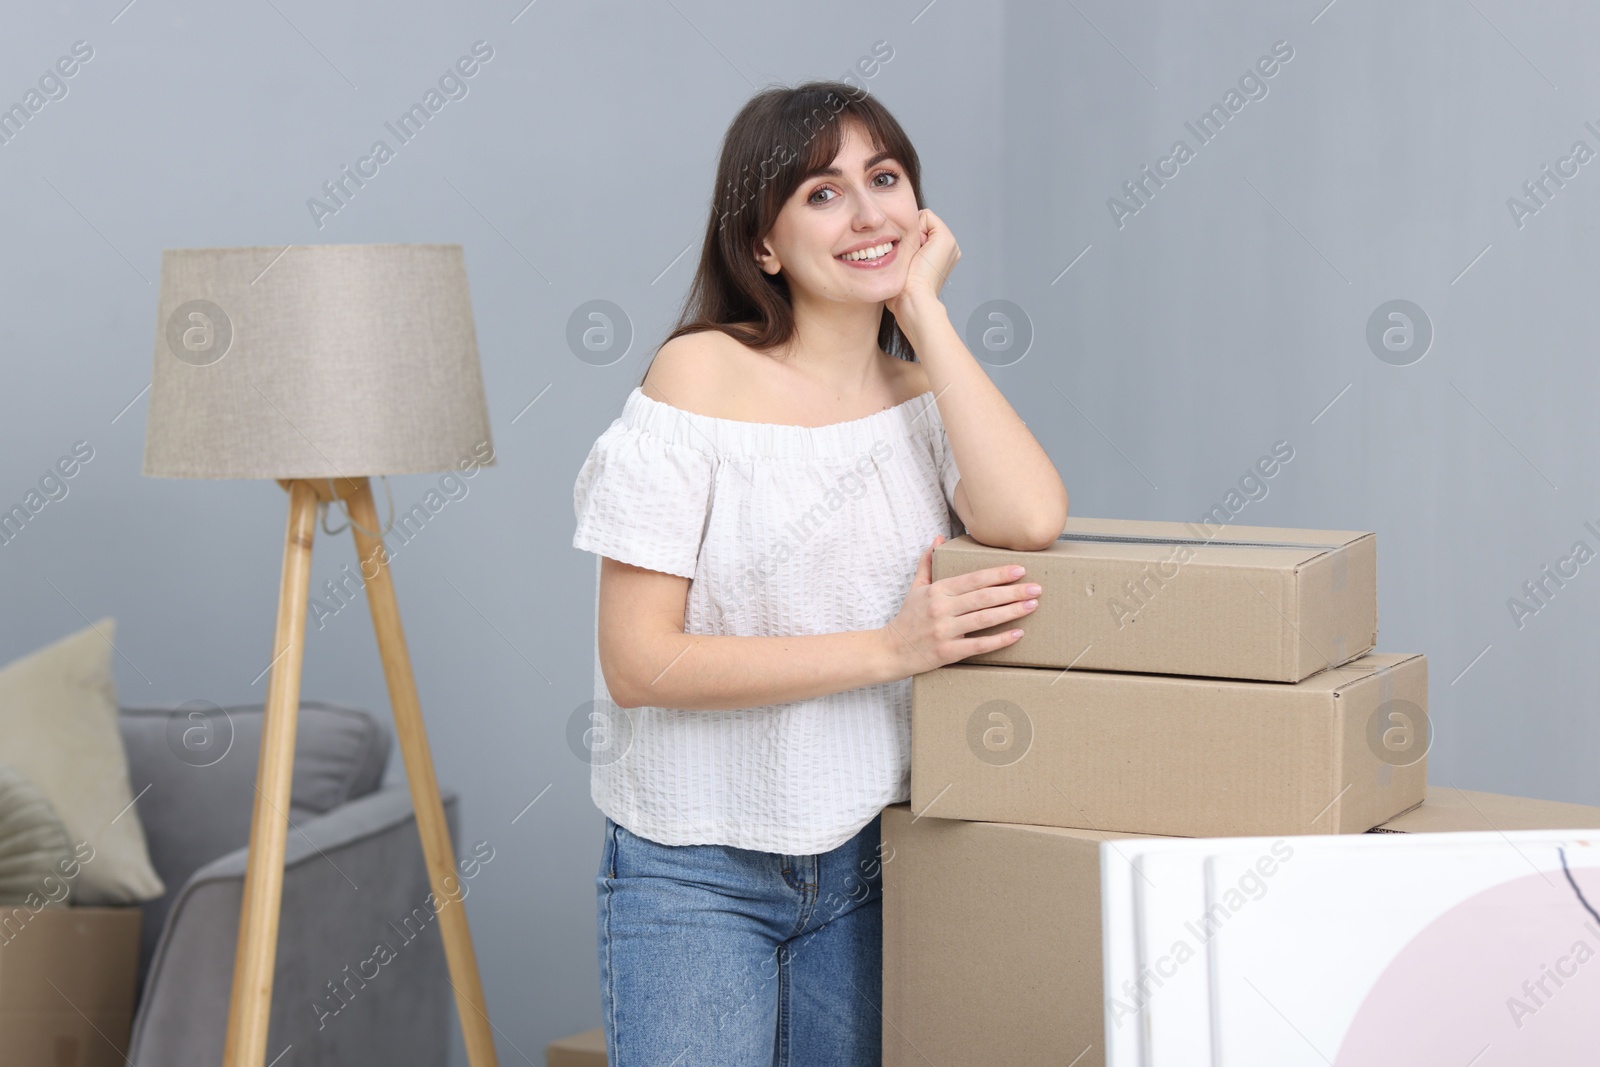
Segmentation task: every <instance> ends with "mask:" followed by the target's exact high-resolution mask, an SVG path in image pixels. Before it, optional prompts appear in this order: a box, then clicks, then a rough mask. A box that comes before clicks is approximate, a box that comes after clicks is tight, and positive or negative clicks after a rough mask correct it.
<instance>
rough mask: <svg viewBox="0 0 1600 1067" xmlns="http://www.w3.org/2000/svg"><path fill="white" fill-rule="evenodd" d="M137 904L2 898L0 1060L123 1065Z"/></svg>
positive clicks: (7, 1064) (25, 1064)
mask: <svg viewBox="0 0 1600 1067" xmlns="http://www.w3.org/2000/svg"><path fill="white" fill-rule="evenodd" d="M143 918H144V912H143V911H142V910H141V909H140V908H138V907H120V908H119V907H104V908H88V907H85V908H80V907H59V906H52V907H46V908H42V909H41V910H39V911H37V912H31V911H29V910H28V909H27V908H26V907H23V906H21V905H3V906H0V1067H51V1065H54V1064H71V1065H72V1067H122V1064H124V1063H125V1062H126V1061H125V1059H124V1057H125V1055H126V1054H127V1051H128V1038H129V1036H130V1033H131V1031H132V1029H133V1008H134V1003H133V993H134V986H135V984H136V982H137V977H138V968H139V926H140V924H141V922H142V921H143Z"/></svg>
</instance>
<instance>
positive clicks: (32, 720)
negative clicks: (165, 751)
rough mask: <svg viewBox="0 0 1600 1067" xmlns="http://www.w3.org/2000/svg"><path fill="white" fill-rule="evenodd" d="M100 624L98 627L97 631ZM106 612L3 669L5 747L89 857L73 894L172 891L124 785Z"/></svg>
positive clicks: (130, 896) (94, 899)
mask: <svg viewBox="0 0 1600 1067" xmlns="http://www.w3.org/2000/svg"><path fill="white" fill-rule="evenodd" d="M97 631H98V632H97ZM115 640H116V620H114V619H111V618H104V619H100V620H99V621H98V622H96V623H94V624H93V625H92V626H90V627H88V628H86V629H83V630H80V631H78V632H77V633H75V634H72V635H70V636H68V637H63V638H62V639H61V640H59V641H57V642H55V643H54V644H52V645H46V646H45V647H44V648H41V649H39V650H38V651H37V652H33V653H30V654H29V655H26V656H23V657H22V658H21V659H19V660H15V661H14V662H12V663H9V664H7V665H6V666H5V667H4V668H0V754H3V758H4V759H5V762H7V763H9V764H10V765H11V766H13V767H15V768H16V769H17V770H19V771H21V772H22V773H23V774H24V775H26V776H27V777H28V779H29V780H30V781H32V782H33V784H34V785H36V786H38V787H39V792H41V793H43V794H44V795H45V798H46V799H48V800H49V801H50V804H51V805H52V806H53V807H54V808H55V809H56V813H57V814H58V815H60V816H61V821H62V823H64V824H65V825H66V828H67V834H68V836H70V837H71V839H72V843H73V845H75V846H79V845H80V844H81V843H83V842H87V843H88V845H89V847H90V848H92V849H93V852H92V854H90V853H89V850H88V849H83V848H81V847H80V850H79V851H80V854H81V855H84V856H85V857H86V858H84V859H83V862H82V864H81V867H80V870H79V872H78V877H77V878H76V879H75V882H76V884H75V885H73V887H72V902H73V903H74V904H81V905H96V904H133V903H137V902H139V901H143V900H150V899H152V898H154V897H158V896H160V895H161V894H162V893H163V892H165V891H166V887H165V886H164V885H162V882H161V878H160V876H159V875H157V874H156V872H155V868H154V867H152V866H151V865H150V853H149V851H148V850H147V849H146V847H145V840H144V827H143V826H142V825H140V822H139V811H138V808H137V807H135V806H134V805H133V792H132V790H131V789H130V788H129V786H128V760H127V757H126V756H125V755H124V754H123V750H122V732H121V729H120V727H119V726H118V723H117V715H118V710H117V696H116V686H115V684H114V681H113V679H112V674H111V658H112V656H114V655H115V654H116V653H115V651H114V650H113V649H112V647H111V642H113V641H115Z"/></svg>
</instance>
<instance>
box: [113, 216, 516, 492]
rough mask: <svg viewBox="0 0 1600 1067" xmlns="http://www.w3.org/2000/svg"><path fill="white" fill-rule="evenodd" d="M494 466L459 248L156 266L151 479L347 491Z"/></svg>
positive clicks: (205, 253) (202, 255) (240, 255)
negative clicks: (326, 483)
mask: <svg viewBox="0 0 1600 1067" xmlns="http://www.w3.org/2000/svg"><path fill="white" fill-rule="evenodd" d="M493 455H494V453H493V443H492V442H491V441H490V438H489V412H488V408H487V405H486V404H485V402H484V394H483V375H482V371H481V369H480V368H479V365H478V341H477V335H476V331H475V330H474V329H473V322H472V302H471V298H470V296H469V294H468V291H467V272H466V264H465V261H464V259H463V257H462V254H461V246H460V245H434V244H417V245H409V244H384V245H292V246H290V247H289V248H288V250H287V251H285V250H284V249H283V248H282V247H281V246H279V247H276V248H182V249H167V250H166V251H165V252H163V253H162V256H161V295H160V304H159V307H158V310H157V316H156V346H155V364H154V366H153V368H152V370H151V375H150V415H149V421H148V424H147V426H146V429H145V450H144V473H145V474H146V475H150V476H153V477H158V478H338V477H347V478H356V477H361V476H364V475H380V474H415V473H426V472H432V471H443V470H454V469H456V468H457V467H458V466H460V465H461V464H462V463H463V461H468V460H470V461H472V462H477V463H480V464H486V463H492V462H493ZM485 456H487V457H488V458H487V459H485V458H484V457H485Z"/></svg>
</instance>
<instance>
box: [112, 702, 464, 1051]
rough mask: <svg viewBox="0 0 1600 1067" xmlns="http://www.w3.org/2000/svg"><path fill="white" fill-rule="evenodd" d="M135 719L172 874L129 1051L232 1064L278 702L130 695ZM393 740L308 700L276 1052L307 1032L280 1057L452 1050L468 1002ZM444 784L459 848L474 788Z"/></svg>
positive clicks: (134, 753) (126, 733) (147, 821)
mask: <svg viewBox="0 0 1600 1067" xmlns="http://www.w3.org/2000/svg"><path fill="white" fill-rule="evenodd" d="M120 721H121V726H122V737H123V742H124V744H125V746H126V748H127V753H128V769H129V774H130V778H131V784H132V787H133V792H134V794H135V795H136V796H138V798H139V799H138V812H139V818H140V821H141V822H142V823H143V825H144V832H145V837H146V839H147V841H148V843H149V847H150V858H151V861H152V862H153V863H154V865H155V868H156V870H157V871H158V872H159V873H160V875H161V878H162V880H163V881H164V882H165V883H166V886H167V893H166V895H165V896H163V897H161V898H159V899H157V900H152V901H149V902H147V903H146V904H145V905H143V909H144V929H143V937H142V941H141V944H140V952H139V975H140V989H139V995H138V1008H137V1011H136V1014H135V1015H134V1022H133V1037H132V1043H131V1047H130V1048H129V1051H128V1059H129V1060H130V1061H131V1062H133V1063H140V1064H162V1065H163V1067H189V1065H191V1064H192V1065H195V1067H199V1065H205V1067H215V1065H216V1064H218V1063H220V1062H222V1047H223V1042H224V1037H225V1035H226V1032H227V1024H228V1001H229V997H230V993H231V990H232V984H233V958H234V952H235V948H236V945H237V938H238V930H239V905H240V901H241V899H242V896H243V892H244V873H245V855H246V843H247V842H248V840H249V836H250V816H251V809H252V804H253V798H254V796H255V778H256V764H257V761H258V759H259V756H260V752H261V728H262V722H263V715H262V707H261V705H259V704H258V705H250V706H238V707H229V708H221V709H219V708H216V707H215V706H212V705H201V704H198V703H196V704H195V705H194V706H192V707H191V706H190V705H182V706H165V707H137V708H123V709H121V716H120ZM390 744H391V742H390V734H389V729H388V727H387V724H386V723H384V722H380V721H379V720H378V719H377V718H376V717H374V716H373V715H371V714H369V713H368V712H366V711H363V710H362V709H360V708H354V707H348V706H345V705H340V704H334V703H327V702H315V701H305V702H302V704H301V706H300V715H299V720H298V726H297V729H296V732H295V760H294V788H293V792H292V797H291V807H290V810H289V813H288V815H289V821H290V828H289V834H288V845H287V849H286V855H285V861H284V879H283V904H282V910H281V913H280V919H279V932H278V949H277V958H276V965H275V977H274V986H273V997H272V1021H271V1024H270V1028H269V1033H268V1039H267V1056H266V1058H267V1062H268V1063H271V1062H273V1061H274V1059H275V1058H276V1057H278V1056H280V1055H281V1054H283V1053H284V1052H285V1051H286V1050H288V1049H290V1047H291V1046H292V1052H290V1053H289V1055H287V1056H284V1057H283V1059H282V1060H281V1061H279V1063H280V1067H282V1065H286V1064H290V1063H292V1064H294V1065H296V1067H307V1065H310V1064H338V1065H340V1067H358V1065H363V1064H373V1065H380V1064H381V1065H385V1067H389V1065H395V1064H418V1065H428V1067H435V1065H439V1064H443V1063H445V1062H446V1061H447V1057H448V1049H449V1044H450V1042H451V1041H452V1040H454V1039H453V1033H454V1031H453V1026H454V1006H453V1001H452V999H451V991H450V985H449V981H448V974H449V972H448V968H447V966H446V963H445V956H444V944H443V942H442V941H441V939H440V936H439V931H438V929H437V928H438V925H439V924H438V918H437V916H436V915H435V913H434V912H433V910H432V909H431V908H430V907H429V906H428V903H427V902H428V895H429V888H428V875H427V868H426V866H425V865H424V863H423V858H422V846H421V843H420V841H419V840H418V837H417V827H416V822H415V820H414V817H413V815H412V810H411V798H410V794H409V792H408V791H407V790H406V788H405V786H403V785H401V786H399V787H397V788H388V789H382V788H379V785H380V782H381V781H382V778H383V773H384V767H385V766H386V764H387V763H388V757H389V749H390ZM147 786H148V787H149V788H148V789H146V787H147ZM141 791H142V792H141ZM442 798H443V800H444V806H445V815H446V819H447V821H448V823H449V826H450V838H451V841H452V842H456V851H457V857H458V859H459V855H460V845H459V831H458V820H457V796H456V794H455V793H454V792H451V791H442ZM380 946H387V950H386V951H385V950H383V949H381V948H380Z"/></svg>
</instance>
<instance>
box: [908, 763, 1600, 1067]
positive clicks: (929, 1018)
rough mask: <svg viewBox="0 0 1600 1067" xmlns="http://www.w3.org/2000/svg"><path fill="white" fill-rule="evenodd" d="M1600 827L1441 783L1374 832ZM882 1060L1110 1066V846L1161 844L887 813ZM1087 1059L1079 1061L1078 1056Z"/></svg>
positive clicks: (1562, 807)
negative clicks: (1106, 926)
mask: <svg viewBox="0 0 1600 1067" xmlns="http://www.w3.org/2000/svg"><path fill="white" fill-rule="evenodd" d="M1496 827H1498V828H1500V829H1509V828H1513V827H1514V828H1517V829H1531V830H1540V829H1550V830H1560V829H1600V807H1590V806H1588V805H1584V804H1565V803H1557V802H1553V801H1543V800H1530V799H1527V798H1523V797H1511V796H1502V795H1499V794H1494V793H1479V792H1473V791H1467V790H1457V789H1453V788H1451V787H1448V786H1437V785H1436V786H1431V787H1430V788H1429V789H1428V793H1427V801H1426V802H1425V803H1423V804H1422V805H1421V806H1420V807H1418V808H1416V809H1414V810H1412V811H1410V812H1407V813H1406V814H1404V815H1401V816H1400V817H1399V818H1397V819H1394V820H1392V821H1390V822H1387V823H1385V824H1383V825H1382V826H1379V827H1376V828H1375V829H1374V831H1372V832H1388V833H1421V832H1440V831H1445V832H1449V831H1462V832H1471V831H1481V830H1484V829H1488V828H1496ZM881 832H882V839H883V857H884V862H883V1018H884V1027H883V1064H884V1067H926V1065H927V1064H928V1063H929V1062H930V1061H931V1062H934V1063H941V1064H943V1063H963V1064H965V1063H1004V1064H1007V1065H1015V1067H1032V1065H1039V1067H1044V1065H1050V1067H1060V1065H1063V1064H1072V1065H1073V1067H1100V1065H1103V1064H1104V1061H1105V1013H1106V1005H1105V991H1104V981H1103V977H1102V976H1103V974H1104V967H1103V957H1102V951H1103V949H1102V943H1101V922H1100V915H1101V901H1100V848H1101V843H1102V842H1109V845H1108V847H1110V848H1115V847H1116V843H1117V842H1118V841H1120V840H1126V839H1135V840H1138V839H1148V838H1149V837H1152V836H1156V835H1146V834H1127V833H1116V832H1102V831H1094V830H1076V829H1067V828H1063V827H1055V826H1031V825H1024V824H1015V823H994V822H968V821H964V820H951V819H940V818H935V817H932V816H929V817H925V818H924V817H917V816H914V815H913V814H912V811H911V808H910V806H909V805H907V804H893V805H890V806H889V807H886V808H884V810H883V821H882V825H881ZM1079 1057H1081V1058H1079Z"/></svg>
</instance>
